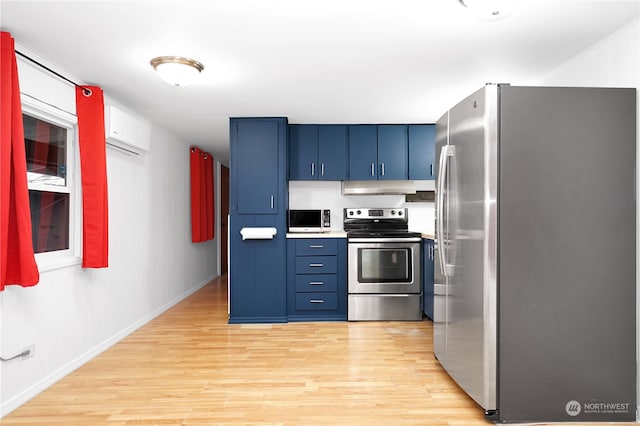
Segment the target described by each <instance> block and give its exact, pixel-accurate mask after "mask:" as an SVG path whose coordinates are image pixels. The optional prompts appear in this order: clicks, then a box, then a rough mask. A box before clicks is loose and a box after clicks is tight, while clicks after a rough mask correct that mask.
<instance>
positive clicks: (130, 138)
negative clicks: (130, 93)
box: [104, 106, 151, 155]
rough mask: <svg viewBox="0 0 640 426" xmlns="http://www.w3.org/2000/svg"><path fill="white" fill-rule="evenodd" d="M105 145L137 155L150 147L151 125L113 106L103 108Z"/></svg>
mask: <svg viewBox="0 0 640 426" xmlns="http://www.w3.org/2000/svg"><path fill="white" fill-rule="evenodd" d="M104 115H105V133H106V137H107V145H109V146H112V147H115V148H117V149H119V150H122V151H125V152H127V153H129V154H135V155H139V154H142V153H144V152H147V151H149V149H150V147H151V126H150V125H149V124H148V123H146V122H144V121H142V120H139V119H137V118H135V117H133V116H131V115H129V114H127V113H126V112H124V111H122V110H121V109H118V108H116V107H114V106H108V107H106V108H105V110H104Z"/></svg>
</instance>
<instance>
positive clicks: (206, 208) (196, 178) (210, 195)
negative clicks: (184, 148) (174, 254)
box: [189, 146, 214, 243]
mask: <svg viewBox="0 0 640 426" xmlns="http://www.w3.org/2000/svg"><path fill="white" fill-rule="evenodd" d="M189 151H190V152H189V162H190V169H191V241H192V242H194V243H200V242H203V241H208V240H211V239H212V238H213V237H214V189H213V156H212V155H211V154H209V153H208V152H205V151H203V150H201V149H200V148H198V147H197V146H192V147H191V148H189Z"/></svg>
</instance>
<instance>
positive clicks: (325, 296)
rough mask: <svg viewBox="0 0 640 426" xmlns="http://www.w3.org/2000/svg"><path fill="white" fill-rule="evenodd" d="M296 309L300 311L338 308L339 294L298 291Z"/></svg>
mask: <svg viewBox="0 0 640 426" xmlns="http://www.w3.org/2000/svg"><path fill="white" fill-rule="evenodd" d="M296 309H297V310H299V311H328V310H336V309H338V294H337V293H335V292H333V293H296Z"/></svg>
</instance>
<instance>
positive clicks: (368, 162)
mask: <svg viewBox="0 0 640 426" xmlns="http://www.w3.org/2000/svg"><path fill="white" fill-rule="evenodd" d="M407 152H408V142H407V126H406V125H404V124H380V125H373V124H371V125H369V124H364V125H354V126H349V179H350V180H383V179H384V180H407V178H408V176H409V175H408V157H407Z"/></svg>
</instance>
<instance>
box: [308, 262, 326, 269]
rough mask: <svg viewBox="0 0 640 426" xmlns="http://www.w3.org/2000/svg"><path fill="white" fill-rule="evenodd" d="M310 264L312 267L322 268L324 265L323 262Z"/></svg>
mask: <svg viewBox="0 0 640 426" xmlns="http://www.w3.org/2000/svg"><path fill="white" fill-rule="evenodd" d="M309 266H310V267H311V268H322V267H323V266H324V264H323V263H310V264H309Z"/></svg>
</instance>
